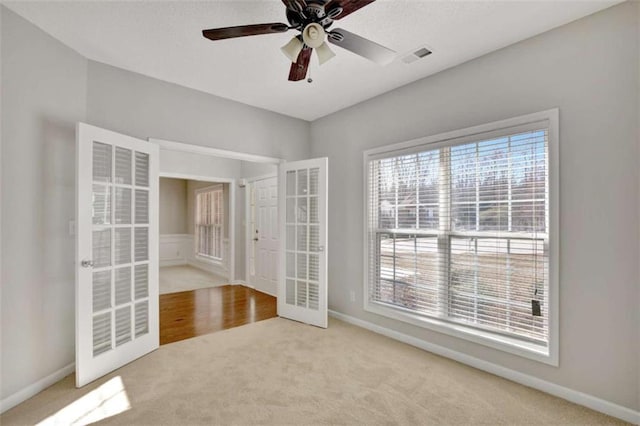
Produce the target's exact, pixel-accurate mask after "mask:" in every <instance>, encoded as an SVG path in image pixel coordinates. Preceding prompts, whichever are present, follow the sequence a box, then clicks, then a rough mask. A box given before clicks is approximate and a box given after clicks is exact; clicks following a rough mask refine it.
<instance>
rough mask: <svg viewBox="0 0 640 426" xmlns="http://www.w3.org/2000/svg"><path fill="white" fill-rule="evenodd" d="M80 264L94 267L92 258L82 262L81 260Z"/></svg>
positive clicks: (85, 266) (84, 266)
mask: <svg viewBox="0 0 640 426" xmlns="http://www.w3.org/2000/svg"><path fill="white" fill-rule="evenodd" d="M80 265H81V266H82V267H83V268H92V267H93V261H92V260H87V259H84V260H83V261H82V262H80Z"/></svg>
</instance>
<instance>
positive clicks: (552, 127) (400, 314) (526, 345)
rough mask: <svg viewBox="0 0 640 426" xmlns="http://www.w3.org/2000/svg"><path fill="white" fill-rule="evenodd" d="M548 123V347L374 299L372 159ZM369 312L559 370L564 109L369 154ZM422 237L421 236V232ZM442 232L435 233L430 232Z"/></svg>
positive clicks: (366, 296) (365, 177)
mask: <svg viewBox="0 0 640 426" xmlns="http://www.w3.org/2000/svg"><path fill="white" fill-rule="evenodd" d="M541 123H544V124H545V127H546V128H547V130H548V160H547V161H548V170H547V172H548V191H549V195H548V202H549V206H548V209H549V217H548V220H549V226H548V250H549V257H548V259H549V284H548V285H549V294H548V301H549V307H548V314H549V318H548V324H549V335H548V339H549V340H548V346H547V347H543V346H541V345H538V344H535V343H533V342H528V341H526V340H522V339H519V338H514V337H510V336H508V335H505V334H502V333H500V332H494V331H489V330H483V329H481V328H478V327H473V326H467V325H464V324H459V323H454V322H450V321H447V320H443V319H437V318H434V317H427V316H423V315H419V314H416V313H413V312H411V311H409V310H408V309H404V308H401V307H392V306H389V305H387V304H384V303H381V302H376V301H371V300H369V294H370V285H373V283H370V282H369V270H370V265H369V256H370V246H369V244H370V242H369V217H370V216H369V213H370V206H371V203H370V196H371V194H370V188H371V186H370V174H369V171H370V170H369V163H370V161H372V160H378V159H382V158H389V157H396V156H400V155H408V154H415V153H419V152H424V151H430V150H436V149H440V148H445V147H451V146H454V145H461V144H465V143H472V142H479V141H482V140H487V139H493V138H498V137H502V136H506V135H511V134H514V133H519V132H522V131H527V130H534V129H539V128H540V124H541ZM363 183H364V188H363V203H364V208H363V211H364V220H363V245H364V250H363V252H364V259H363V278H364V279H363V295H364V298H363V299H364V304H363V308H364V310H365V311H366V312H370V313H374V314H377V315H381V316H384V317H387V318H391V319H395V320H399V321H402V322H405V323H409V324H412V325H415V326H418V327H422V328H426V329H429V330H433V331H436V332H439V333H443V334H446V335H449V336H453V337H457V338H461V339H464V340H467V341H471V342H474V343H478V344H481V345H484V346H488V347H491V348H494V349H498V350H500V351H503V352H507V353H511V354H514V355H518V356H521V357H524V358H528V359H532V360H535V361H539V362H542V363H544V364H548V365H552V366H556V367H557V366H558V365H559V325H560V324H559V205H560V204H559V110H558V109H557V108H555V109H549V110H545V111H540V112H536V113H533V114H526V115H522V116H518V117H513V118H509V119H506V120H499V121H494V122H491V123H487V124H482V125H478V126H473V127H468V128H465V129H461V130H455V131H451V132H445V133H441V134H437V135H433V136H428V137H423V138H418V139H414V140H410V141H406V142H400V143H396V144H391V145H385V146H382V147H378V148H373V149H369V150H366V151H364V152H363ZM417 231H418V233H420V232H421V231H419V230H417ZM434 232H435V233H438V231H429V233H434Z"/></svg>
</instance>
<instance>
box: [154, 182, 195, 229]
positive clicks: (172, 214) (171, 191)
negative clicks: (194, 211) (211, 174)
mask: <svg viewBox="0 0 640 426" xmlns="http://www.w3.org/2000/svg"><path fill="white" fill-rule="evenodd" d="M158 213H159V216H160V235H163V234H191V233H192V232H189V230H188V229H189V228H188V227H187V181H186V180H184V179H169V178H160V211H159V212H158Z"/></svg>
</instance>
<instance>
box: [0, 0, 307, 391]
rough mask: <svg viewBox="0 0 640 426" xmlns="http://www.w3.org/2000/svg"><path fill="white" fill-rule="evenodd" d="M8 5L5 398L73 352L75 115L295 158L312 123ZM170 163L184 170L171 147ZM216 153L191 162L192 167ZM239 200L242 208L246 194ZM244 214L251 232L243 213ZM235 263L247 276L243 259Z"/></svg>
mask: <svg viewBox="0 0 640 426" xmlns="http://www.w3.org/2000/svg"><path fill="white" fill-rule="evenodd" d="M0 8H1V9H2V18H1V19H2V21H1V24H2V25H1V29H0V31H1V34H2V36H1V43H2V44H1V55H2V69H1V73H0V74H1V79H2V80H1V82H0V83H1V85H0V86H1V87H2V96H1V102H2V107H1V111H2V116H1V119H2V120H1V121H2V123H3V126H2V157H1V159H2V170H1V174H2V182H1V189H0V194H1V197H2V203H1V205H2V214H1V220H2V227H1V229H2V244H1V246H2V248H1V252H2V259H1V267H0V273H1V281H2V297H1V303H2V306H1V308H2V313H1V315H2V324H1V348H0V351H1V357H2V360H1V362H0V369H1V372H0V374H1V376H0V398H1V399H5V398H7V397H9V396H11V395H13V394H14V393H16V392H18V391H21V390H23V389H25V388H26V387H27V386H30V385H32V384H34V383H36V382H38V381H40V380H41V379H43V378H45V377H47V376H49V375H51V374H53V373H55V372H57V371H58V370H60V369H61V368H63V367H65V366H67V365H69V364H71V363H72V362H73V361H74V309H75V305H74V279H75V278H74V274H75V271H74V257H75V256H74V251H75V247H74V237H73V236H72V235H70V234H69V232H68V228H69V224H68V221H69V220H72V219H73V218H74V216H75V208H74V204H75V172H74V170H75V148H74V147H75V123H76V122H77V121H85V122H88V123H90V124H94V125H97V126H101V127H105V128H108V129H111V130H115V131H119V132H121V133H125V134H129V135H132V136H137V137H140V138H145V139H146V138H147V137H157V138H163V139H170V140H175V141H184V142H188V143H193V144H200V145H208V146H213V147H216V148H221V149H229V150H234V151H243V152H250V153H254V154H260V155H266V156H271V157H282V158H286V159H299V158H307V157H308V153H309V123H307V122H305V121H302V120H298V119H294V118H289V117H285V116H282V115H279V114H275V113H272V112H268V111H264V110H260V109H258V108H254V107H249V106H246V105H243V104H240V103H236V102H232V101H228V100H225V99H222V98H218V97H215V96H211V95H207V94H204V93H200V92H197V91H194V90H190V89H186V88H183V87H180V86H177V85H173V84H169V83H164V82H161V81H158V80H154V79H151V78H148V77H144V76H141V75H138V74H134V73H130V72H127V71H123V70H118V69H116V68H113V67H109V66H106V65H102V64H98V63H94V62H90V61H87V60H86V59H85V58H83V57H82V56H80V55H78V54H77V53H76V52H74V51H72V50H71V49H69V48H68V47H66V46H64V45H63V44H62V43H60V42H58V41H57V40H55V39H53V38H52V37H50V36H48V35H47V34H45V33H44V32H42V31H41V30H39V29H38V28H37V27H35V26H34V25H32V24H31V23H29V22H27V21H25V20H23V19H22V18H20V17H18V16H17V15H15V14H14V13H13V12H11V11H9V10H8V9H6V8H4V6H0ZM172 157H173V158H177V157H178V155H172ZM181 158H182V159H185V158H187V161H188V157H181ZM162 163H166V164H168V165H169V166H170V167H174V170H173V171H174V172H179V171H177V170H175V169H177V168H179V166H178V165H176V164H173V166H172V165H171V161H170V160H168V159H167V156H166V153H165V155H164V156H163V154H161V164H162ZM183 164H184V163H183ZM186 164H187V165H189V163H188V162H187V163H186ZM193 164H195V163H192V165H193ZM199 164H200V163H199ZM210 165H211V164H207V165H204V166H203V165H202V164H201V165H200V166H194V167H195V169H197V170H196V171H195V173H200V172H204V171H210V170H211V169H210V167H209V166H210ZM182 167H183V166H182ZM198 167H200V168H198ZM236 168H237V170H238V171H239V170H240V169H241V166H240V164H238V165H237V167H236ZM161 169H162V166H161ZM190 172H191V173H194V170H190ZM240 192H241V191H238V199H243V198H241V196H242V195H241V194H240ZM239 207H240V208H241V210H240V209H239V210H238V214H241V215H242V216H241V217H244V203H243V202H242V203H240V204H239ZM237 223H238V227H240V231H241V232H242V233H241V234H239V235H240V238H242V235H244V230H243V228H242V220H238V221H237ZM241 255H242V256H244V255H243V254H241ZM242 259H243V257H242ZM236 264H237V268H238V269H237V273H239V274H240V277H243V276H244V263H242V264H241V265H240V264H239V262H236Z"/></svg>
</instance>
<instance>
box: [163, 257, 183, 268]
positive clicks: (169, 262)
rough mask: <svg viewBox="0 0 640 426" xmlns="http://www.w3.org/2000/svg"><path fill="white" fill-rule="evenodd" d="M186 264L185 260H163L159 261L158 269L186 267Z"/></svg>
mask: <svg viewBox="0 0 640 426" xmlns="http://www.w3.org/2000/svg"><path fill="white" fill-rule="evenodd" d="M186 264H187V260H186V259H164V260H160V267H161V268H164V267H167V266H181V265H186Z"/></svg>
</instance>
